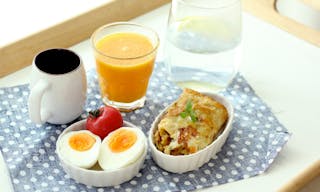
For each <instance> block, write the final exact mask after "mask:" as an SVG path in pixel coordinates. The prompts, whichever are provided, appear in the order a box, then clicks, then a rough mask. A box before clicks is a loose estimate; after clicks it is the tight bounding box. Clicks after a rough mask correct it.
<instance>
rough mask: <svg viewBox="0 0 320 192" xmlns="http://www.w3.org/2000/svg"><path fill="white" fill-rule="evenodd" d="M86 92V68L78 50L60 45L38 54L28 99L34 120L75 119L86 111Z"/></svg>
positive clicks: (61, 122) (56, 120) (64, 121)
mask: <svg viewBox="0 0 320 192" xmlns="http://www.w3.org/2000/svg"><path fill="white" fill-rule="evenodd" d="M86 92H87V80H86V75H85V69H84V67H83V63H82V61H81V58H80V57H79V56H78V55H77V54H76V53H74V52H73V51H71V50H68V49H60V48H57V49H48V50H45V51H42V52H40V53H39V54H37V55H36V56H35V58H34V60H33V63H32V72H31V76H30V95H29V100H28V108H29V115H30V119H31V120H32V121H33V122H35V123H39V124H42V123H45V122H48V123H52V124H65V123H68V122H71V121H72V120H74V119H76V118H77V117H78V116H79V115H80V114H81V113H82V111H83V107H84V105H85V101H86Z"/></svg>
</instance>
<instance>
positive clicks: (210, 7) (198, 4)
mask: <svg viewBox="0 0 320 192" xmlns="http://www.w3.org/2000/svg"><path fill="white" fill-rule="evenodd" d="M177 1H178V2H179V3H183V4H185V5H187V6H190V7H195V8H199V9H223V8H228V7H230V6H232V5H234V4H235V3H241V1H240V0H229V1H228V2H226V3H224V4H223V5H217V6H208V5H207V4H206V5H202V4H200V3H194V2H192V3H191V2H187V1H186V0H177Z"/></svg>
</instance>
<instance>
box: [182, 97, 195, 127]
mask: <svg viewBox="0 0 320 192" xmlns="http://www.w3.org/2000/svg"><path fill="white" fill-rule="evenodd" d="M180 116H181V117H182V118H186V117H187V116H189V117H190V118H191V121H192V122H196V121H197V120H198V118H197V117H196V114H195V112H194V110H193V109H192V102H191V100H188V102H187V105H186V108H185V110H184V111H182V112H181V113H180Z"/></svg>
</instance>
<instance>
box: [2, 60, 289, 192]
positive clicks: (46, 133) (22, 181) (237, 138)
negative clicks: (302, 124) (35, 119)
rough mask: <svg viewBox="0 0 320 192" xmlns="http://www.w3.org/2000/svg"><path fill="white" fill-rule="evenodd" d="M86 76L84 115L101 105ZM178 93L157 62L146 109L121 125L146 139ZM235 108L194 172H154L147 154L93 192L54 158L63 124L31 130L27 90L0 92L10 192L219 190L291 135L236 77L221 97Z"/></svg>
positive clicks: (259, 165) (266, 161)
mask: <svg viewBox="0 0 320 192" xmlns="http://www.w3.org/2000/svg"><path fill="white" fill-rule="evenodd" d="M87 75H88V99H87V104H86V108H85V111H84V113H83V115H81V117H79V119H77V120H76V121H78V120H80V119H83V118H86V115H87V114H88V111H90V110H92V109H96V108H98V107H99V106H101V105H102V102H101V98H100V94H99V88H98V83H97V77H96V73H95V71H94V70H92V71H90V72H88V73H87ZM180 93H181V89H180V88H178V87H176V86H175V85H174V84H172V83H171V82H169V81H168V80H167V79H166V75H165V69H164V66H163V64H162V63H157V64H156V66H155V69H154V73H153V76H152V78H151V82H150V85H149V89H148V93H147V101H146V105H145V107H143V108H142V109H138V110H135V111H134V112H131V113H122V115H123V117H124V119H125V120H127V121H130V122H132V123H134V124H136V125H138V126H140V127H141V128H142V129H143V131H144V132H145V133H146V134H147V132H148V130H149V128H150V126H151V122H152V121H153V120H154V119H155V117H156V116H157V115H158V114H159V113H160V111H162V110H163V109H164V108H165V107H166V106H167V105H169V104H170V103H171V102H173V101H174V100H175V99H176V98H177V97H178V96H179V94H180ZM221 94H222V95H224V96H226V97H227V98H228V99H229V100H230V101H231V102H232V103H233V106H234V108H235V119H234V122H233V129H232V131H231V133H230V135H229V137H228V139H227V141H226V143H225V145H224V146H223V148H222V150H221V152H219V153H218V154H217V155H216V156H215V157H213V158H212V160H211V161H209V162H208V163H207V164H205V165H204V166H202V167H201V168H200V169H199V170H196V171H191V172H188V173H184V174H172V173H169V172H166V171H164V170H162V169H161V168H159V167H158V166H157V165H156V164H155V163H154V162H153V160H152V158H151V156H150V152H148V155H147V158H146V161H145V163H144V166H143V169H142V170H141V171H140V172H139V174H138V175H137V176H136V177H134V178H133V179H132V180H130V181H128V182H126V183H123V184H121V185H118V186H114V187H107V188H95V187H91V186H86V185H83V184H79V183H76V182H75V181H74V180H73V179H71V178H70V177H69V176H68V175H67V174H66V173H65V172H64V171H63V169H62V167H61V166H60V164H59V160H58V157H57V155H56V154H55V142H56V140H57V138H58V136H59V134H60V133H61V132H62V131H63V129H64V128H66V127H67V126H68V125H52V124H44V125H35V124H34V123H32V122H31V120H30V119H29V117H28V110H27V98H28V95H29V89H28V86H27V85H21V86H15V87H8V88H2V89H0V149H1V151H2V153H3V156H4V159H5V161H6V163H7V165H8V168H9V172H10V174H11V178H12V182H13V186H14V189H15V191H17V192H20V191H23V192H27V191H32V192H41V191H42V192H47V191H77V192H85V191H90V192H91V191H98V192H103V191H189V190H195V189H200V188H205V187H211V186H215V185H220V184H223V183H228V182H233V181H237V180H241V179H246V178H249V177H253V176H255V175H258V174H261V173H263V172H264V171H266V169H267V168H268V167H269V166H270V165H271V164H272V162H273V161H274V159H275V158H276V156H277V155H278V153H279V152H280V151H281V149H282V147H283V146H284V144H285V143H286V142H287V140H288V138H289V136H290V133H288V131H287V129H286V128H285V127H283V125H281V123H280V122H279V121H278V120H277V118H276V117H275V116H274V114H273V113H272V111H271V109H270V108H269V107H268V106H267V105H266V104H265V103H264V102H263V101H262V100H261V99H260V98H259V97H258V96H257V95H256V94H255V93H254V90H253V89H252V88H251V87H250V85H249V84H248V83H247V81H246V80H245V79H244V78H243V77H242V76H241V75H237V77H236V78H235V79H234V81H233V82H232V84H231V85H230V86H229V87H228V88H227V89H226V90H225V91H224V92H222V93H221Z"/></svg>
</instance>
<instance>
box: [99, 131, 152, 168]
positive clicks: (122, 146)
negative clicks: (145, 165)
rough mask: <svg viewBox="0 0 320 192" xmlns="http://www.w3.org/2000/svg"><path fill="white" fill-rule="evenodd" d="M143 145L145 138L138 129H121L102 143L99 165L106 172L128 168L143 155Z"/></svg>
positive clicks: (112, 133)
mask: <svg viewBox="0 0 320 192" xmlns="http://www.w3.org/2000/svg"><path fill="white" fill-rule="evenodd" d="M145 145H146V137H145V135H144V133H143V132H142V131H141V130H140V129H139V128H132V127H121V128H119V129H117V130H115V131H113V132H111V133H110V134H109V135H108V136H107V137H106V138H104V140H103V141H102V143H101V147H100V155H99V158H98V162H99V165H100V167H101V168H102V169H103V170H108V171H110V170H115V169H118V168H122V167H125V166H128V165H130V164H132V163H134V162H135V161H137V159H138V158H139V157H140V156H141V155H142V154H143V152H144V151H145V150H146V149H145V148H146V146H145Z"/></svg>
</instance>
